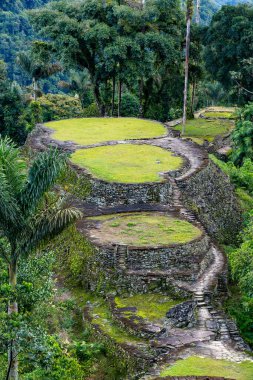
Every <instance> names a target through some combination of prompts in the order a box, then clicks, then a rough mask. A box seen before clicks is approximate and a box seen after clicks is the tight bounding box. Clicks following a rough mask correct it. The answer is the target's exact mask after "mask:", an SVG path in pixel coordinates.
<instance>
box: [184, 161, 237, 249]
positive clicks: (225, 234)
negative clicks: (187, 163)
mask: <svg viewBox="0 0 253 380" xmlns="http://www.w3.org/2000/svg"><path fill="white" fill-rule="evenodd" d="M177 184H178V186H179V187H180V190H181V193H182V198H183V201H184V204H185V206H186V207H187V208H188V209H190V210H192V211H193V212H194V213H195V214H196V215H197V217H198V219H199V221H200V222H201V223H202V225H203V226H204V227H205V228H206V230H207V232H208V233H209V235H211V236H212V237H213V238H215V239H216V240H217V241H219V242H220V243H226V244H229V243H233V242H234V241H235V239H236V236H237V235H238V233H239V231H240V229H241V228H242V216H241V215H242V211H241V209H240V206H239V204H238V201H237V199H236V196H235V193H234V188H233V185H231V183H230V180H229V178H228V177H227V176H226V175H225V174H224V173H223V172H222V171H221V170H220V168H218V167H217V166H216V165H215V164H214V163H213V162H212V161H209V163H208V165H207V166H206V167H204V168H203V169H202V170H200V171H198V172H196V173H194V174H193V175H192V176H190V177H188V178H187V179H186V180H182V181H180V180H179V181H177Z"/></svg>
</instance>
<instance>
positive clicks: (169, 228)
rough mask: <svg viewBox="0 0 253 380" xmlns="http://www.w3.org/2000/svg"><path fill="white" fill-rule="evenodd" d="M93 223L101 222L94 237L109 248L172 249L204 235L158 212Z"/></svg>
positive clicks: (182, 221) (94, 231)
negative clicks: (124, 245)
mask: <svg viewBox="0 0 253 380" xmlns="http://www.w3.org/2000/svg"><path fill="white" fill-rule="evenodd" d="M89 220H97V221H99V222H100V226H99V227H98V228H97V229H94V230H92V235H93V236H95V237H96V238H97V239H99V240H100V241H101V242H103V243H107V244H113V243H115V244H120V243H121V244H127V245H133V246H139V247H142V246H147V245H148V246H150V247H152V246H168V245H172V244H183V243H188V242H190V241H192V240H193V239H196V238H198V237H199V236H201V234H202V231H201V230H199V229H198V228H197V227H195V226H194V225H192V224H190V223H188V222H187V221H185V220H180V219H176V218H174V217H171V216H168V215H165V214H162V213H156V212H139V213H137V212H136V213H124V214H116V215H115V214H114V215H102V216H97V217H92V218H89Z"/></svg>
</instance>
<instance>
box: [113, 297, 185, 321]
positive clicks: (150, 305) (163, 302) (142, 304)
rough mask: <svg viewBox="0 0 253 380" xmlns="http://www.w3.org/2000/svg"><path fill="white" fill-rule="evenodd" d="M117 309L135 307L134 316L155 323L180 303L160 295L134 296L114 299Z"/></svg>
mask: <svg viewBox="0 0 253 380" xmlns="http://www.w3.org/2000/svg"><path fill="white" fill-rule="evenodd" d="M115 302H116V305H117V307H118V308H124V307H136V308H137V312H136V315H137V316H139V317H142V318H144V319H147V320H149V321H152V322H153V321H157V320H159V319H162V318H164V317H165V316H166V313H167V311H169V310H170V309H171V308H172V307H174V306H176V305H177V304H178V303H179V302H180V301H176V300H172V299H170V298H169V297H168V296H164V295H162V294H155V293H154V294H136V295H133V296H131V297H127V298H126V297H125V298H120V297H116V298H115Z"/></svg>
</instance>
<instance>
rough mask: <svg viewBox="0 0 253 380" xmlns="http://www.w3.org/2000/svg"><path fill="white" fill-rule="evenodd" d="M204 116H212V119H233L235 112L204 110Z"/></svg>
mask: <svg viewBox="0 0 253 380" xmlns="http://www.w3.org/2000/svg"><path fill="white" fill-rule="evenodd" d="M203 115H204V116H205V117H210V118H214V119H219V118H222V119H233V118H234V117H235V114H234V113H232V112H212V111H210V112H205V113H204V114H203Z"/></svg>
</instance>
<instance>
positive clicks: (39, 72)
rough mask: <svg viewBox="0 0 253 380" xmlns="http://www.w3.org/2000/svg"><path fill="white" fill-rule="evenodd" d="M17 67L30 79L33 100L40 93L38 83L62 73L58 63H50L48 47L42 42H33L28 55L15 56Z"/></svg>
mask: <svg viewBox="0 0 253 380" xmlns="http://www.w3.org/2000/svg"><path fill="white" fill-rule="evenodd" d="M17 63H18V65H19V66H20V67H21V68H22V69H23V70H24V71H25V72H26V74H27V75H28V76H29V77H30V78H31V79H32V88H33V98H34V100H36V99H37V96H38V94H39V93H40V90H39V87H38V82H39V80H41V79H46V78H49V77H51V76H52V75H54V74H56V73H58V72H60V71H62V67H61V65H60V64H59V63H57V62H56V63H51V56H50V46H49V45H48V44H46V43H44V42H39V41H37V42H34V43H33V47H32V50H31V51H30V52H29V53H25V52H21V53H19V54H18V56H17Z"/></svg>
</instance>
